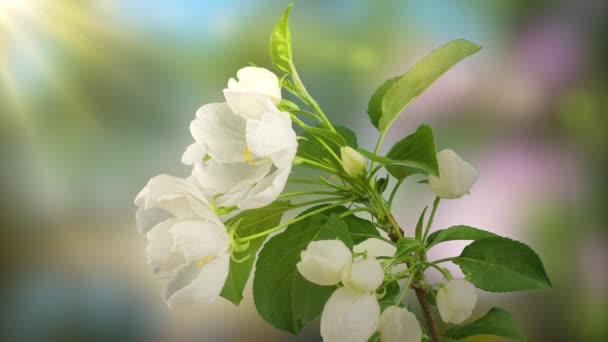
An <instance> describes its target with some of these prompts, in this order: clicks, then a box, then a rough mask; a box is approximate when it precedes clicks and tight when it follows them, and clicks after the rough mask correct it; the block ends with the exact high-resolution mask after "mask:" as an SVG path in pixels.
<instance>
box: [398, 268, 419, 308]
mask: <svg viewBox="0 0 608 342" xmlns="http://www.w3.org/2000/svg"><path fill="white" fill-rule="evenodd" d="M415 274H416V272H411V274H410V277H409V278H408V279H407V283H406V284H405V286H404V287H403V289H402V290H401V294H400V295H399V300H398V301H397V302H396V303H397V304H399V303H401V302H403V298H405V294H406V293H407V290H408V289H409V288H410V285H411V284H412V280H413V279H414V275H415Z"/></svg>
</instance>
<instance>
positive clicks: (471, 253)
mask: <svg viewBox="0 0 608 342" xmlns="http://www.w3.org/2000/svg"><path fill="white" fill-rule="evenodd" d="M452 262H453V263H455V264H457V265H458V266H460V269H461V270H462V272H463V273H464V274H466V275H467V277H468V279H469V280H470V281H471V282H472V283H473V284H475V286H477V287H478V288H480V289H482V290H486V291H490V292H507V291H523V290H536V289H546V288H550V287H551V281H550V280H549V277H548V276H547V274H546V272H545V268H544V267H543V263H542V261H541V260H540V258H539V257H538V255H537V254H536V253H535V252H534V251H533V250H532V249H531V248H530V247H528V246H527V245H525V244H523V243H521V242H519V241H514V240H511V239H508V238H504V237H499V236H495V237H488V238H485V239H481V240H477V241H475V242H473V243H471V244H470V245H468V246H467V247H465V248H464V249H463V250H462V253H461V254H460V256H459V257H457V258H455V259H454V260H453V261H452Z"/></svg>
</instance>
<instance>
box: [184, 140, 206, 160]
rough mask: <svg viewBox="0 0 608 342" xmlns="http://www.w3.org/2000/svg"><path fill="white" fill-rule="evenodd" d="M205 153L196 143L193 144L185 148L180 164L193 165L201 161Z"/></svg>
mask: <svg viewBox="0 0 608 342" xmlns="http://www.w3.org/2000/svg"><path fill="white" fill-rule="evenodd" d="M205 154H207V151H205V150H204V149H203V148H202V147H201V145H199V144H198V143H193V144H191V145H190V146H188V147H187V148H186V150H185V151H184V154H183V155H182V163H183V164H186V165H194V164H196V163H198V162H200V161H202V160H203V157H205Z"/></svg>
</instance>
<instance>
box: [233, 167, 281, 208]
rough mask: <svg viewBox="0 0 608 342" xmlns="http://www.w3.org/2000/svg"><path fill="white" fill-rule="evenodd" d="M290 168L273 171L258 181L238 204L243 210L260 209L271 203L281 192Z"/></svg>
mask: <svg viewBox="0 0 608 342" xmlns="http://www.w3.org/2000/svg"><path fill="white" fill-rule="evenodd" d="M290 171H291V168H285V169H277V170H274V171H273V172H272V173H271V174H269V175H268V176H267V177H265V178H264V179H262V180H261V181H259V182H258V183H257V184H256V185H255V186H254V187H253V188H251V190H250V191H249V192H248V193H247V195H246V197H245V198H244V199H243V200H242V201H240V202H239V203H238V207H239V208H240V209H243V210H247V209H255V208H261V207H263V206H266V205H268V204H270V203H272V202H273V201H274V200H275V199H277V197H278V196H279V195H280V194H281V192H283V189H284V188H285V184H286V183H287V178H288V177H289V172H290Z"/></svg>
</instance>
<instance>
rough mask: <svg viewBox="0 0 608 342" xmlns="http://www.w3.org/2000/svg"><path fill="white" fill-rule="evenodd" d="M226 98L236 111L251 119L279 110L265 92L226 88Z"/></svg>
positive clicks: (258, 118) (257, 118)
mask: <svg viewBox="0 0 608 342" xmlns="http://www.w3.org/2000/svg"><path fill="white" fill-rule="evenodd" d="M224 98H225V99H226V102H227V103H228V106H230V108H231V109H232V110H233V111H234V113H236V114H238V115H240V116H241V117H243V118H245V119H249V120H260V119H261V118H262V115H264V113H267V112H272V111H277V110H278V109H277V107H276V106H275V105H274V103H273V102H272V100H271V99H270V98H269V97H268V96H266V95H263V94H257V93H252V92H240V91H232V90H229V89H224Z"/></svg>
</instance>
